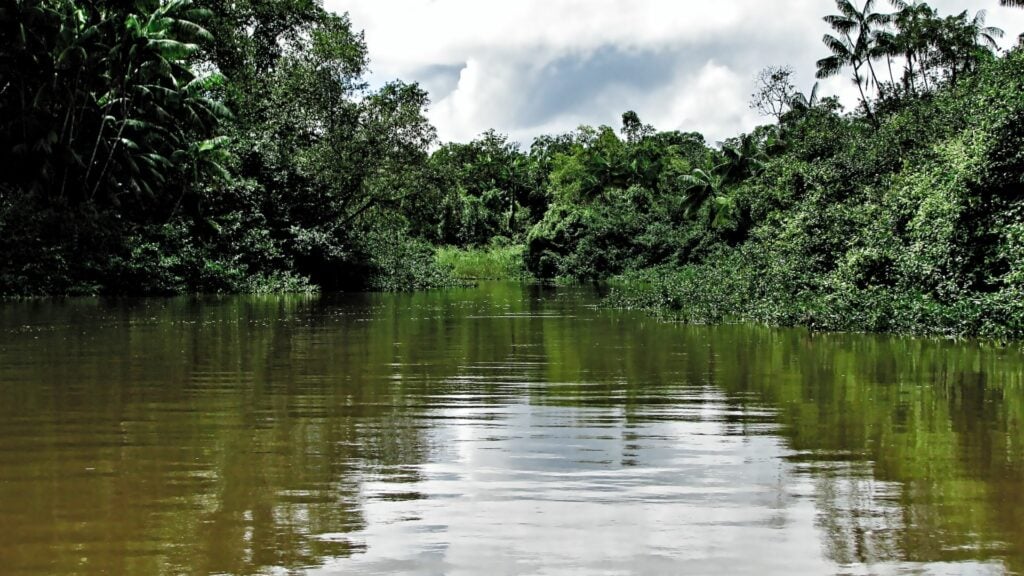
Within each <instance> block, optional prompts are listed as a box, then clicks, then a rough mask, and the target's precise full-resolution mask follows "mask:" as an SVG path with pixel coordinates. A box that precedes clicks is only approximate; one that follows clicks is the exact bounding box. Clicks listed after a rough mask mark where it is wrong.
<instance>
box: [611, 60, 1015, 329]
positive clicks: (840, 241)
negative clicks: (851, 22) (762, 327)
mask: <svg viewBox="0 0 1024 576" xmlns="http://www.w3.org/2000/svg"><path fill="white" fill-rule="evenodd" d="M1022 82H1024V54H1022V53H1021V52H1020V51H1014V52H1011V53H1010V54H1008V55H1007V56H1006V57H1004V58H1002V59H999V60H992V61H988V62H986V63H984V64H982V65H981V67H980V68H979V69H978V70H977V71H976V72H974V73H972V74H970V75H968V76H963V77H961V78H960V79H959V81H957V83H956V84H954V83H953V82H952V79H949V80H948V82H947V83H946V84H944V85H943V86H942V87H941V89H939V90H937V91H936V92H935V93H934V94H932V95H931V96H929V97H928V98H920V99H913V100H907V101H905V102H904V103H903V104H902V105H901V106H900V107H899V108H898V109H895V110H892V111H890V112H888V113H887V115H886V116H885V117H884V118H879V119H878V120H879V123H878V126H877V128H872V127H868V128H866V129H865V127H864V126H865V125H864V124H863V123H862V120H861V119H860V118H858V117H841V116H836V115H835V114H834V113H832V112H824V111H821V110H817V111H815V110H800V111H798V112H797V113H795V114H794V115H792V116H788V117H787V118H784V120H783V124H782V126H781V138H782V144H781V145H780V146H779V147H777V148H775V150H774V152H773V153H772V154H770V155H769V157H768V158H767V159H766V160H765V161H764V162H763V170H762V171H759V172H757V173H754V174H751V175H749V176H747V177H746V178H745V179H743V180H742V181H739V182H737V183H735V184H734V185H732V186H722V182H721V181H720V182H718V185H719V186H720V187H722V188H724V191H720V192H719V194H722V195H727V196H728V197H730V198H732V199H733V200H734V202H735V203H736V205H737V206H738V207H739V209H740V210H741V211H744V212H745V215H746V218H747V219H748V221H747V223H746V226H747V227H748V228H749V229H748V233H747V235H746V236H745V237H744V238H743V239H742V241H740V242H739V243H736V244H732V245H730V243H729V242H728V238H727V237H723V238H722V241H719V242H717V243H716V244H714V245H713V246H712V247H711V248H710V249H709V250H707V251H706V252H705V253H704V255H702V256H700V257H698V258H695V259H692V260H690V261H688V262H677V263H671V262H669V263H667V264H666V265H664V266H661V267H658V268H652V269H643V268H633V269H627V270H626V273H625V274H624V275H623V276H622V277H621V278H620V279H619V280H618V281H616V282H615V286H614V289H613V291H612V295H611V297H610V300H609V301H610V302H611V303H612V304H614V305H619V306H625V307H634V308H642V309H648V310H652V311H655V312H657V313H659V314H662V315H665V316H666V317H671V318H674V319H679V320H683V321H688V322H700V323H705V322H723V321H755V322H765V323H771V324H787V325H788V324H801V325H807V326H811V327H813V328H816V329H820V330H857V331H899V332H909V333H920V334H933V335H943V336H963V335H981V336H986V337H993V338H1021V337H1024V305H1022V304H1021V302H1024V300H1022V299H1021V295H1022V294H1024V285H1022V283H1021V281H1022V279H1024V276H1022V274H1021V264H1020V262H1021V255H1022V232H1024V227H1022V225H1021V222H1022V220H1021V215H1022V214H1024V195H1022V194H1021V190H1024V186H1022V185H1024V177H1022V168H1024V163H1022V160H1021V159H1022V158H1024V152H1022V150H1024V139H1022V138H1021V136H1020V134H1021V132H1022V129H1021V122H1020V119H1021V118H1022V117H1024V116H1022V114H1024V97H1022V95H1021V94H1022V92H1021V88H1022ZM868 126H869V125H868ZM829 141H831V143H829ZM710 231H713V229H709V233H710Z"/></svg>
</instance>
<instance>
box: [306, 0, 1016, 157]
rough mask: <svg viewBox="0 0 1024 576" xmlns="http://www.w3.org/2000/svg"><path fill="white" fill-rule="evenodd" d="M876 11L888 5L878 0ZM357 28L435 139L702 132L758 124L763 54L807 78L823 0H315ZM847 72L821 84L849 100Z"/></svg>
mask: <svg viewBox="0 0 1024 576" xmlns="http://www.w3.org/2000/svg"><path fill="white" fill-rule="evenodd" d="M929 3H930V4H931V5H932V6H935V7H936V8H938V9H939V10H940V12H941V13H942V14H944V15H945V14H950V13H955V12H960V11H962V10H965V9H966V10H970V11H971V14H972V15H973V13H974V12H975V11H977V10H980V9H987V10H988V24H989V25H995V26H999V27H1001V28H1004V29H1005V30H1006V32H1007V36H1006V38H1005V39H1004V44H1006V45H1011V44H1012V43H1013V42H1014V41H1015V39H1016V36H1017V35H1018V34H1019V33H1021V32H1022V31H1024V10H1021V9H1019V8H1017V9H1011V8H1001V7H999V5H998V4H999V2H998V0H933V1H931V2H929ZM878 4H879V6H880V8H885V9H888V6H889V4H888V3H887V2H879V3H878ZM325 6H326V7H327V8H328V9H329V10H333V11H336V12H348V13H349V14H350V15H351V18H352V22H353V25H354V27H355V28H356V29H362V30H365V32H366V41H367V44H368V45H369V49H370V58H371V69H372V74H371V76H370V82H371V84H373V85H375V86H377V85H380V84H382V83H384V82H386V81H388V80H392V79H396V78H400V79H402V80H405V81H410V82H412V81H415V82H419V83H420V84H421V85H422V86H424V87H425V88H426V89H427V90H429V92H430V95H431V100H432V102H433V103H432V105H431V107H430V112H429V116H430V120H431V121H432V122H433V123H434V125H435V126H436V127H437V129H438V135H439V137H440V139H441V140H442V141H453V140H454V141H468V140H471V139H473V138H474V137H475V136H477V135H478V134H480V133H481V132H483V131H484V130H487V129H488V128H494V129H496V130H498V131H500V132H503V133H505V134H509V135H510V136H511V137H512V138H513V139H515V140H518V141H521V142H524V143H529V142H530V141H531V140H532V138H533V137H534V136H537V135H539V134H545V133H557V132H564V131H567V130H571V129H573V128H575V127H577V126H579V125H580V124H592V125H598V124H608V125H611V126H614V127H618V126H619V124H620V117H621V114H622V112H624V111H626V110H636V111H637V113H638V114H639V115H640V118H641V119H642V120H643V121H644V122H647V123H651V124H654V125H655V126H656V127H657V128H658V129H660V130H672V129H679V130H687V131H688V130H698V131H700V132H702V133H704V134H705V136H706V137H707V139H708V141H709V142H714V141H717V140H721V139H723V138H725V137H728V136H732V135H735V134H737V133H739V132H743V131H748V130H750V129H751V128H752V127H753V126H756V125H757V124H759V123H763V122H766V120H765V119H763V118H759V117H758V115H757V114H756V113H755V112H754V111H752V110H750V109H749V106H748V102H749V100H750V93H751V92H752V89H753V77H754V75H755V74H756V73H757V71H758V70H760V69H761V68H763V67H765V66H768V65H771V64H789V65H791V66H792V67H793V68H794V69H795V70H796V81H797V85H798V88H800V89H801V90H803V91H807V90H809V89H810V87H811V86H812V85H813V84H814V62H815V61H816V60H817V59H818V58H821V57H823V56H825V55H826V52H825V50H824V47H823V46H822V44H821V36H822V35H823V34H824V33H826V32H828V26H827V25H826V24H825V23H824V22H822V21H821V17H822V16H823V15H825V14H830V13H832V12H833V11H834V4H833V2H831V1H828V0H486V1H484V0H325ZM848 76H849V75H845V76H843V77H842V78H833V79H830V80H827V81H824V82H822V85H821V88H819V93H821V94H823V95H830V94H837V95H840V96H841V97H842V98H843V101H844V103H845V104H847V105H848V106H853V105H854V104H855V101H856V88H855V87H854V86H853V83H852V82H851V81H850V80H849V77H848Z"/></svg>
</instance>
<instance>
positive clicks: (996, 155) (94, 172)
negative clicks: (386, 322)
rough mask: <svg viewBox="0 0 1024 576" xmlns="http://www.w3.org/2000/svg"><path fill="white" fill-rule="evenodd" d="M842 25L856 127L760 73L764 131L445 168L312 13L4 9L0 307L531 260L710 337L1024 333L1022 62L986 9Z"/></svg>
mask: <svg viewBox="0 0 1024 576" xmlns="http://www.w3.org/2000/svg"><path fill="white" fill-rule="evenodd" d="M1003 3H1004V4H1008V5H1017V6H1020V5H1021V3H1020V2H1016V1H1005V2H1003ZM836 8H837V12H838V13H837V14H834V15H830V16H827V17H826V18H825V21H826V22H828V24H829V25H830V26H831V27H832V28H833V32H832V33H831V34H829V35H826V36H825V38H824V46H823V54H824V55H825V57H824V58H822V59H821V60H819V61H818V71H819V77H822V78H824V77H828V76H833V75H836V74H846V73H849V74H850V75H851V78H852V79H853V81H854V82H855V84H856V86H857V87H858V91H859V94H860V102H859V105H858V107H857V108H856V109H855V110H853V111H851V112H844V111H843V110H842V108H841V106H840V104H839V103H838V101H837V100H836V99H834V98H821V97H819V95H818V94H817V86H815V88H814V89H812V90H811V91H810V92H809V93H806V94H804V93H800V92H798V91H797V90H796V89H795V88H794V87H793V85H792V72H791V70H790V69H789V68H788V67H785V66H772V67H769V68H766V70H765V71H764V72H763V73H762V74H761V75H760V76H759V78H758V82H757V86H756V91H755V94H754V95H753V99H752V106H754V107H755V108H757V109H758V110H761V111H763V112H764V113H765V114H766V115H767V116H768V117H769V118H771V120H772V122H771V123H770V124H766V125H765V126H761V127H759V128H757V129H755V130H754V131H753V132H751V133H750V134H744V135H740V136H737V137H735V138H732V139H728V140H726V141H725V142H722V143H719V144H718V145H709V143H708V142H706V141H705V139H704V137H703V136H702V135H700V134H697V133H693V132H678V131H670V132H659V131H657V130H656V129H655V128H653V127H651V126H649V125H646V124H644V123H643V122H642V121H641V119H640V118H639V117H638V116H637V115H636V114H635V113H633V112H627V113H625V114H624V115H623V116H622V126H621V129H620V130H619V131H618V132H616V130H614V129H612V128H611V127H607V126H600V127H586V126H584V127H580V128H579V129H577V130H575V131H573V132H571V133H568V134H561V135H552V136H541V137H539V138H537V139H536V140H534V142H533V144H532V145H531V146H530V147H529V148H528V149H527V150H523V149H521V148H520V147H519V146H518V145H517V144H515V143H513V142H510V141H509V140H508V139H507V138H506V137H504V136H502V135H501V134H498V133H495V132H493V131H490V132H486V133H484V134H482V135H481V136H480V137H479V138H478V139H476V140H474V141H472V142H469V143H447V144H443V145H440V146H439V147H436V148H434V147H435V146H436V138H435V133H434V130H433V128H432V127H431V126H430V124H429V123H428V122H427V120H426V118H425V109H426V106H427V105H428V103H429V102H428V95H427V94H426V93H425V92H424V91H423V90H422V89H420V88H419V87H418V86H417V85H415V84H406V83H402V82H394V83H391V84H388V85H386V86H384V87H383V88H381V89H379V90H376V91H370V90H369V89H368V88H367V85H366V83H365V82H364V80H363V76H364V74H365V72H366V69H367V66H368V54H367V50H366V45H365V42H364V40H363V37H362V35H361V33H358V32H356V30H355V28H354V27H353V24H352V23H351V22H350V21H349V20H348V18H347V16H339V15H333V14H330V13H328V12H326V11H325V10H323V8H322V6H321V5H320V4H319V2H316V1H314V0H275V1H273V2H266V1H257V0H248V1H246V0H243V1H232V2H228V1H225V0H193V1H189V0H171V1H159V0H140V1H138V2H135V3H134V4H130V5H128V4H126V3H117V2H111V1H104V0H91V1H87V0H3V1H2V2H0V42H3V46H4V47H5V48H3V50H2V51H0V87H2V90H0V111H2V114H0V149H2V150H3V153H2V155H0V162H2V163H3V166H2V167H0V168H2V170H0V293H2V294H7V295H32V294H92V293H180V292H196V291H267V290H306V289H316V288H320V289H326V290H335V289H367V288H369V289H410V288H424V287H430V286H437V285H443V284H447V283H450V282H452V277H453V274H452V272H453V270H454V269H458V270H456V272H457V273H458V275H460V276H486V277H491V276H503V275H504V276H516V275H519V274H521V269H522V266H520V265H519V264H518V263H517V262H516V260H517V259H518V255H519V254H522V262H523V265H524V266H525V268H526V269H527V270H528V271H529V273H531V274H533V275H534V276H536V277H539V278H542V279H554V278H568V279H573V280H610V279H615V280H614V282H613V285H614V289H613V293H612V296H611V302H612V303H614V304H617V305H623V306H634V307H642V308H648V309H652V310H657V311H659V312H661V313H665V314H668V315H671V316H673V317H677V318H682V319H685V320H688V321H694V322H719V321H726V320H754V321H761V322H768V323H773V324H806V325H811V326H814V327H816V328H821V329H858V330H898V331H911V332H922V333H941V334H982V335H988V336H999V337H1019V336H1022V335H1024V180H1022V178H1024V176H1022V174H1024V50H1022V49H1021V48H1020V47H1018V48H1015V49H1013V50H1010V51H1008V52H1000V51H999V50H998V48H997V44H996V41H997V40H998V39H999V38H1000V37H1001V36H1002V31H1001V30H999V29H998V28H993V27H989V26H987V25H986V23H985V18H984V13H979V14H976V15H970V14H968V13H967V12H964V13H961V14H957V15H952V16H942V15H940V14H938V13H937V12H936V11H935V10H934V9H932V8H931V7H930V6H928V5H927V4H925V3H923V2H909V3H908V2H904V1H902V0H893V2H892V12H891V13H889V12H885V11H884V10H882V8H881V7H880V6H879V5H878V4H877V3H876V2H874V1H873V0H868V1H867V2H865V3H864V4H863V5H859V6H858V5H855V4H853V3H851V2H850V1H849V0H838V1H837V2H836ZM520 245H525V248H516V246H520ZM438 247H449V248H445V249H442V250H440V252H438ZM459 250H462V251H461V252H460V251H459Z"/></svg>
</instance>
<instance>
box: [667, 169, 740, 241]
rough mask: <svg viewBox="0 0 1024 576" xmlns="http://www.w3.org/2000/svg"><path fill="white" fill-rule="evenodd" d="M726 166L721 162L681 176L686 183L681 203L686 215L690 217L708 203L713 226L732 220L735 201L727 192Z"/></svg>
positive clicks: (684, 183) (725, 223)
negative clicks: (724, 172) (724, 170)
mask: <svg viewBox="0 0 1024 576" xmlns="http://www.w3.org/2000/svg"><path fill="white" fill-rule="evenodd" d="M724 166H725V165H724V164H719V165H717V166H714V167H709V168H697V169H695V170H694V171H693V172H691V173H689V174H685V175H683V176H682V177H681V178H680V181H681V182H682V184H683V185H684V189H683V194H684V195H683V201H682V205H681V208H683V215H684V216H686V217H687V218H690V217H692V216H693V215H694V214H696V213H697V212H698V211H699V210H700V209H701V207H703V206H704V205H705V204H708V207H709V211H708V217H709V218H710V220H711V226H712V227H715V228H722V227H725V226H727V225H728V224H729V223H730V222H731V221H732V219H733V215H734V209H733V208H734V206H735V203H734V202H733V201H732V199H731V198H730V197H729V196H727V195H726V194H725V182H726V176H725V174H723V172H722V168H723V167H724Z"/></svg>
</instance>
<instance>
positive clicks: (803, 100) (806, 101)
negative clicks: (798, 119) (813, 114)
mask: <svg viewBox="0 0 1024 576" xmlns="http://www.w3.org/2000/svg"><path fill="white" fill-rule="evenodd" d="M817 106H818V83H817V82H815V83H814V86H812V87H811V91H810V93H809V94H804V93H803V92H796V93H795V94H793V97H792V98H791V99H790V101H789V107H790V108H791V109H793V110H810V109H812V108H816V107H817Z"/></svg>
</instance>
